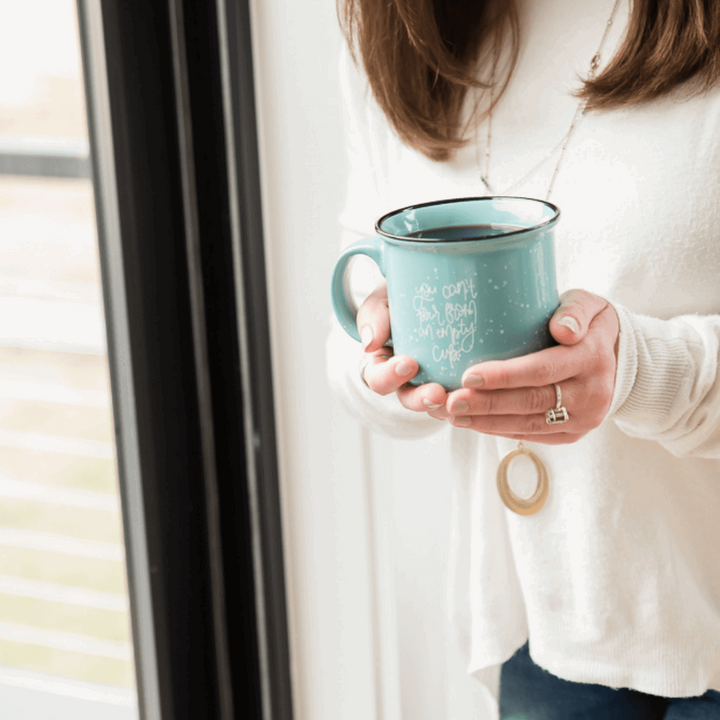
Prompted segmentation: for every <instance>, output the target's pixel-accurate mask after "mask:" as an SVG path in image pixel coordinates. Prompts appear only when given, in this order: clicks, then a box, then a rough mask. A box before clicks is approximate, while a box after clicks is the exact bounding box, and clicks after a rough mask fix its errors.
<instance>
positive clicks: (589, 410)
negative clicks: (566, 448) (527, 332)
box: [398, 290, 619, 445]
mask: <svg viewBox="0 0 720 720" xmlns="http://www.w3.org/2000/svg"><path fill="white" fill-rule="evenodd" d="M550 333H551V334H552V336H553V337H554V338H555V340H557V342H559V343H560V345H559V346H556V347H551V348H547V349H545V350H541V351H539V352H536V353H532V354H530V355H524V356H523V357H518V358H512V359H511V360H498V361H488V362H484V363H481V364H479V365H474V366H473V367H471V368H469V369H468V370H466V371H465V373H464V374H463V389H462V390H456V391H454V392H452V393H450V394H449V395H448V398H447V402H446V404H445V407H444V408H443V409H442V410H441V411H439V413H438V414H437V416H438V417H447V418H448V419H449V420H450V422H451V423H452V424H453V425H455V426H456V427H463V428H468V429H471V430H475V431H477V432H481V433H487V434H489V435H498V436H500V437H508V438H512V439H515V440H527V441H532V442H540V443H546V444H548V445H559V444H563V443H572V442H576V441H577V440H579V439H580V438H581V437H582V436H583V435H585V433H587V432H589V431H590V430H592V429H593V428H596V427H597V426H598V425H600V423H601V422H602V421H603V420H604V419H605V416H606V415H607V412H608V410H609V409H610V403H611V401H612V396H613V390H614V388H615V370H616V366H617V341H618V334H619V322H618V318H617V313H616V312H615V309H614V308H613V307H612V305H610V303H608V302H607V301H606V300H603V299H602V298H599V297H597V296H596V295H592V294H590V293H588V292H585V291H583V290H571V291H570V292H567V293H565V294H564V295H563V296H562V298H561V304H560V307H559V308H558V309H557V310H556V311H555V314H554V315H553V317H552V319H551V320H550ZM554 383H557V384H558V385H559V386H560V389H561V391H562V404H563V406H564V407H565V408H566V409H567V412H568V414H569V420H568V421H567V422H566V423H563V424H557V425H549V424H547V422H546V420H545V412H546V411H547V410H548V409H549V408H552V407H555V404H556V396H555V388H554V387H553V384H554ZM401 392H404V391H401ZM398 394H399V395H400V393H398ZM401 401H402V397H401ZM403 404H405V402H403Z"/></svg>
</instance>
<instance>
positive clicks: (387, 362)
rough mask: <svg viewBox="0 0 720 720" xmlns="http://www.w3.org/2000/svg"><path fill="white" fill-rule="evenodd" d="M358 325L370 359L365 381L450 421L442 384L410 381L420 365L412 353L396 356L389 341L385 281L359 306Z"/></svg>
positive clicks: (416, 408)
mask: <svg viewBox="0 0 720 720" xmlns="http://www.w3.org/2000/svg"><path fill="white" fill-rule="evenodd" d="M357 327H358V332H359V333H360V338H361V341H362V345H363V348H364V350H365V358H366V362H365V363H364V365H363V370H362V373H363V380H364V381H365V384H366V385H367V386H368V387H369V388H370V389H371V390H372V391H373V392H376V393H378V395H389V394H390V393H393V392H395V393H397V396H398V399H399V400H400V403H401V404H402V405H403V406H404V407H406V408H407V409H408V410H414V411H416V412H426V413H428V414H429V415H430V416H431V417H434V418H437V419H438V420H446V419H447V418H448V413H447V411H446V409H445V403H446V401H447V393H446V392H445V389H444V388H443V387H442V385H439V384H438V383H427V384H424V385H418V386H414V385H409V384H407V383H408V381H409V380H411V379H412V378H413V377H415V375H416V374H417V372H418V364H417V361H416V360H413V358H411V357H410V356H409V355H395V354H394V353H393V350H392V348H391V347H386V345H385V343H387V341H388V340H389V339H390V312H389V309H388V296H387V283H386V282H385V280H381V281H380V283H378V285H377V287H376V288H375V289H374V290H373V292H372V293H371V294H370V295H369V296H368V298H367V299H366V300H365V302H364V303H363V304H362V305H361V306H360V308H359V309H358V314H357Z"/></svg>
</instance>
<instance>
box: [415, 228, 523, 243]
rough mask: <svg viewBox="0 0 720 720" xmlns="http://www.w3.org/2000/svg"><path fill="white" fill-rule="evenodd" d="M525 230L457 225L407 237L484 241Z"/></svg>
mask: <svg viewBox="0 0 720 720" xmlns="http://www.w3.org/2000/svg"><path fill="white" fill-rule="evenodd" d="M523 229H524V228H523V227H522V226H521V225H455V226H453V227H442V228H430V229H429V230H416V231H415V232H413V233H409V234H408V235H406V236H405V237H407V238H413V239H418V240H484V239H486V238H491V237H495V236H496V235H504V234H505V233H509V232H515V231H517V230H523Z"/></svg>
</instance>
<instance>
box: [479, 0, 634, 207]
mask: <svg viewBox="0 0 720 720" xmlns="http://www.w3.org/2000/svg"><path fill="white" fill-rule="evenodd" d="M619 5H620V0H615V4H614V5H613V9H612V12H611V13H610V17H609V19H608V21H607V23H605V32H604V33H603V36H602V39H601V40H600V45H599V46H598V49H597V52H596V53H595V54H594V55H593V56H592V59H591V60H590V72H589V74H588V79H589V80H592V79H594V78H595V76H596V75H597V71H598V68H599V67H600V55H601V53H602V50H603V47H604V45H605V41H606V40H607V36H608V33H609V32H610V28H611V27H612V24H613V22H614V20H615V15H616V13H617V9H618V6H619ZM494 81H495V66H494V67H493V82H492V84H491V88H492V87H494ZM492 92H493V91H492V89H491V90H490V93H491V95H490V107H491V110H490V112H489V114H488V119H487V141H486V143H485V164H484V168H483V170H482V171H481V173H480V179H481V180H482V183H483V185H484V186H485V189H486V190H487V191H488V192H489V193H490V194H491V195H494V194H495V191H494V190H493V187H492V185H491V184H490V177H489V172H490V141H491V138H492V118H493V111H492V106H493V103H494V98H493V96H492ZM586 108H587V100H580V102H579V103H578V105H577V108H576V109H575V113H574V114H573V118H572V121H571V123H570V127H569V128H568V131H567V132H566V133H565V135H564V137H563V138H562V139H561V140H560V142H559V143H558V144H557V145H555V146H554V147H553V148H552V149H551V150H550V151H549V152H548V153H547V154H546V155H544V156H543V157H542V159H541V160H540V161H539V162H538V163H537V164H536V165H533V167H532V168H531V169H530V170H529V171H528V172H527V173H525V175H523V176H522V177H521V178H520V179H519V180H517V181H515V182H514V183H513V184H512V185H511V186H510V188H508V191H510V190H512V189H513V188H515V187H517V186H518V185H520V184H521V183H522V182H524V181H525V180H527V179H528V178H529V177H532V175H534V173H535V172H536V171H537V170H538V169H539V168H540V167H541V166H542V165H543V164H544V163H545V162H546V161H547V159H548V158H550V157H552V156H553V155H554V154H555V153H556V152H557V150H558V148H560V154H559V155H558V159H557V162H556V163H555V169H554V170H553V174H552V177H551V178H550V184H549V185H548V189H547V192H546V193H545V200H548V199H549V198H550V195H551V194H552V191H553V188H554V187H555V179H556V178H557V174H558V171H559V170H560V164H561V163H562V159H563V156H564V155H565V149H566V148H567V146H568V142H569V141H570V138H571V136H572V134H573V131H574V130H575V128H576V127H577V126H578V124H579V123H580V120H582V118H583V116H584V115H585V111H586ZM503 194H506V193H503Z"/></svg>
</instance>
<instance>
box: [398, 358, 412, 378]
mask: <svg viewBox="0 0 720 720" xmlns="http://www.w3.org/2000/svg"><path fill="white" fill-rule="evenodd" d="M395 372H396V373H397V374H398V375H399V376H400V377H404V376H405V375H409V374H410V373H411V372H412V369H411V367H410V365H408V364H407V363H406V362H405V361H404V360H398V362H397V365H395Z"/></svg>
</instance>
